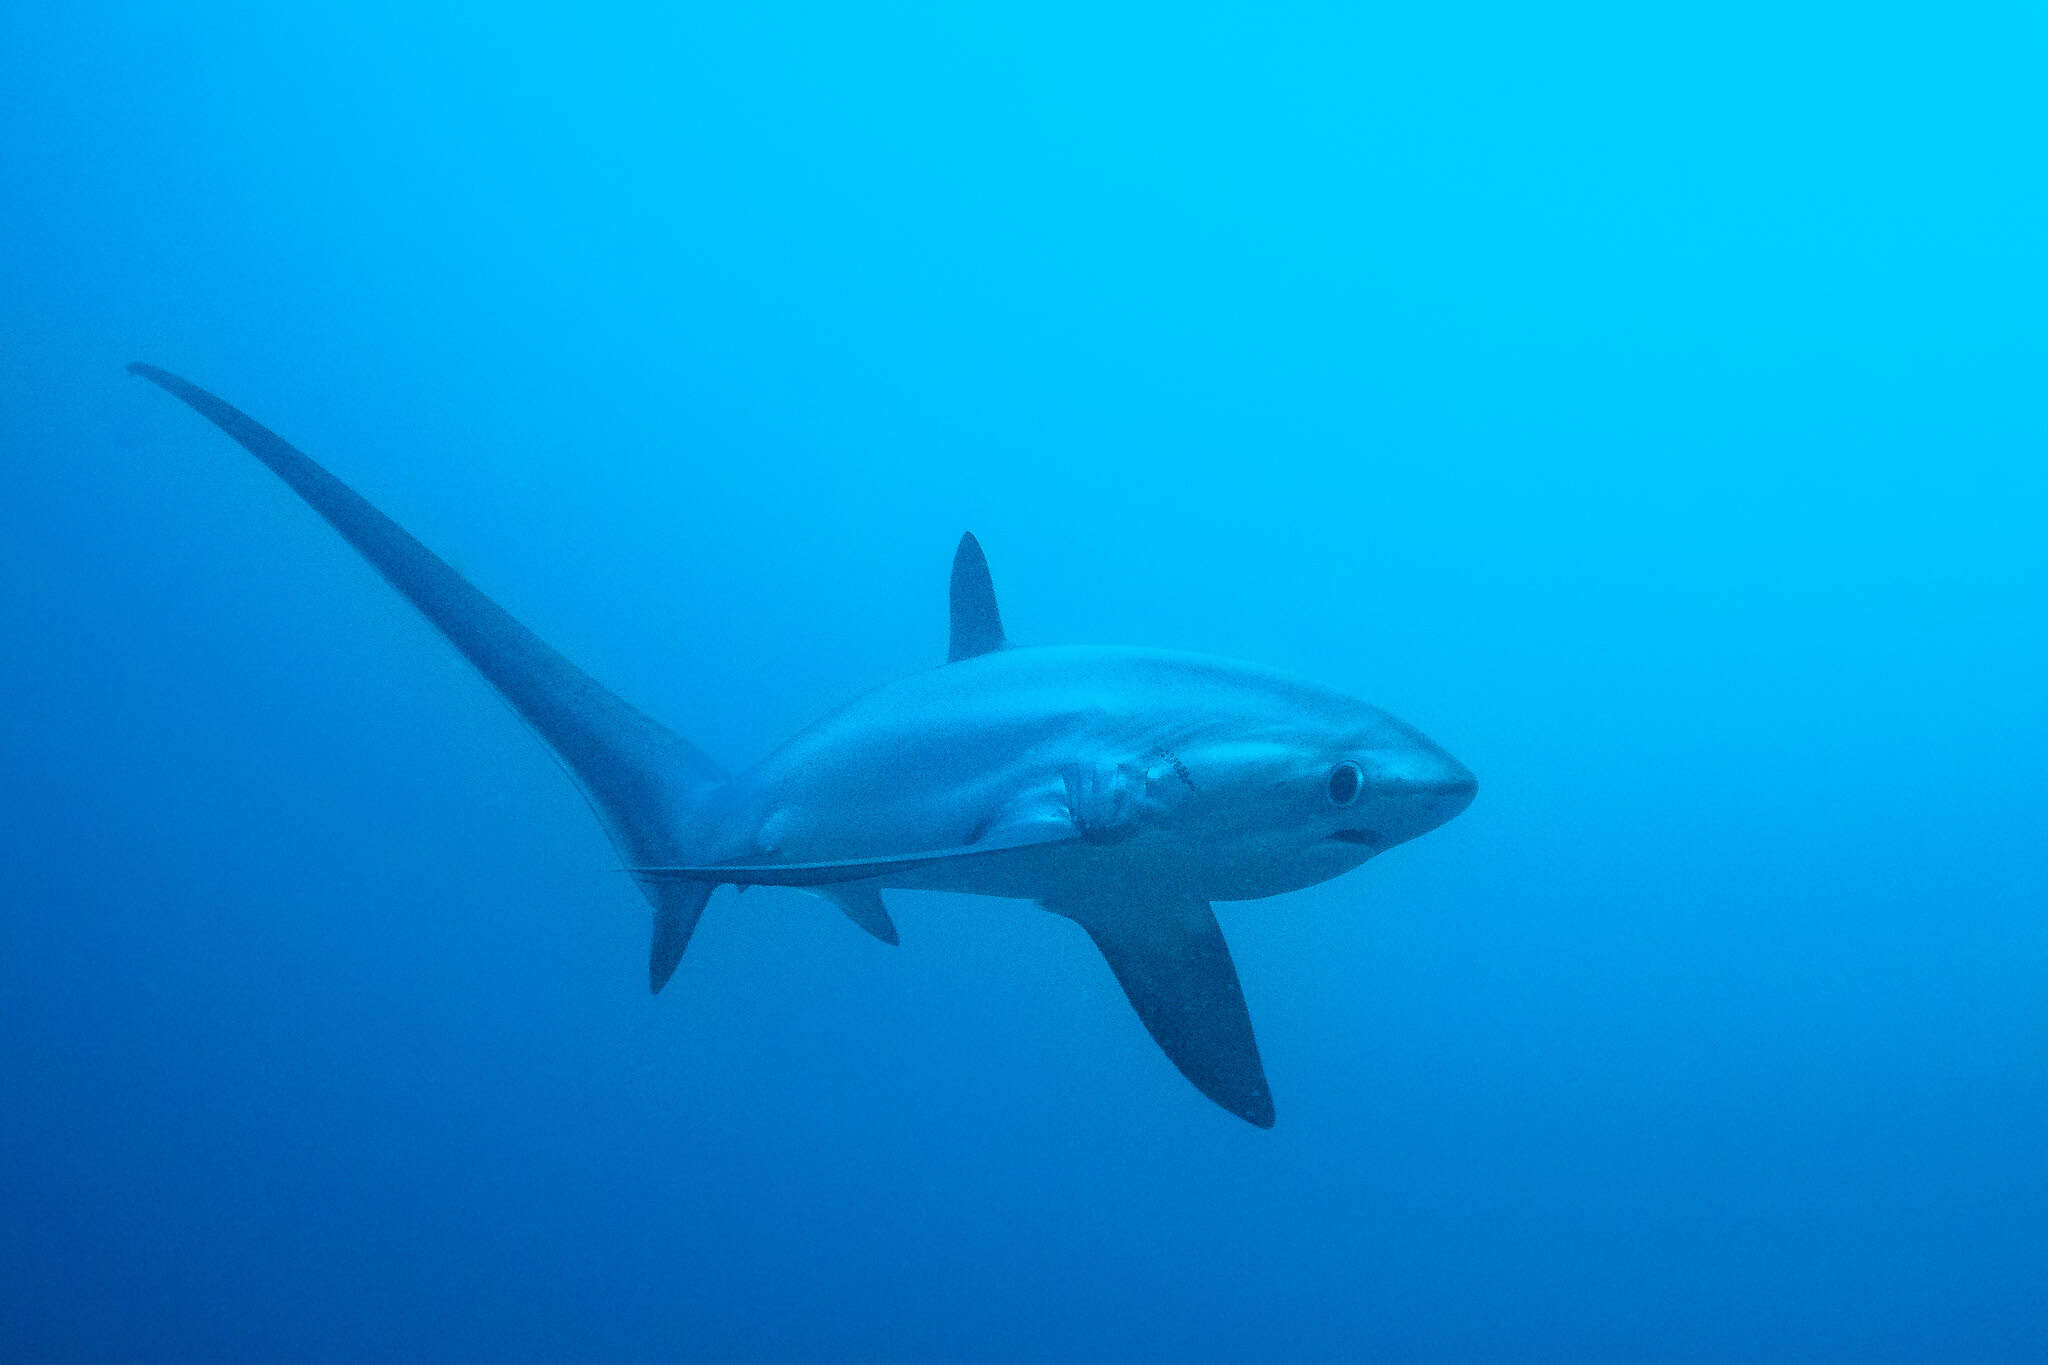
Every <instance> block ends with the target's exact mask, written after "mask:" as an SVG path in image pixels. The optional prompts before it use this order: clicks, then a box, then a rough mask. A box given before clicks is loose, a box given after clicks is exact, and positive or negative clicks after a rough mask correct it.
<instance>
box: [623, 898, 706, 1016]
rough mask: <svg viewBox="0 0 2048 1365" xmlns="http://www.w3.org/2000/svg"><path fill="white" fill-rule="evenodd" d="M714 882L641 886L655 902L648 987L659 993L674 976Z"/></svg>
mask: <svg viewBox="0 0 2048 1365" xmlns="http://www.w3.org/2000/svg"><path fill="white" fill-rule="evenodd" d="M717 885H718V884H717V883H716V882H644V881H643V882H642V883H641V886H642V887H643V888H644V889H645V890H646V891H647V898H648V899H649V900H651V901H653V902H654V943H653V946H652V947H651V948H649V950H648V953H647V987H648V989H649V990H651V991H654V992H656V993H657V994H658V993H659V992H660V990H661V988H662V987H663V986H666V985H667V984H668V979H669V978H670V977H672V976H674V975H675V974H676V964H677V963H678V962H681V961H682V960H683V949H685V948H687V947H689V946H690V935H691V934H692V933H694V932H696V929H697V920H698V919H699V917H701V916H702V915H703V913H704V902H706V901H708V900H710V899H711V893H712V892H713V891H714V890H716V889H717Z"/></svg>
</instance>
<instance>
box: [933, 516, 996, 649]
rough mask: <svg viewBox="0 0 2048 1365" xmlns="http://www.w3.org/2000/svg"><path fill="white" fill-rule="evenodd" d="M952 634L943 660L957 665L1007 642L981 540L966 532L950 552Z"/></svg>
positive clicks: (993, 583)
mask: <svg viewBox="0 0 2048 1365" xmlns="http://www.w3.org/2000/svg"><path fill="white" fill-rule="evenodd" d="M951 599H952V635H951V639H950V640H949V642H948V644H947V647H946V662H947V663H949V664H957V663H959V662H960V661H961V660H962V659H972V658H973V657H974V656H975V655H977V654H988V653H992V652H994V651H995V650H998V649H1001V648H1003V647H1004V646H1005V645H1006V644H1008V643H1009V642H1008V641H1007V640H1005V639H1004V638H1003V614H1002V613H1001V612H1000V611H997V610H996V587H995V581H994V580H993V579H991V578H990V577H989V572H988V556H987V555H985V554H983V553H982V552H981V542H980V541H978V540H976V539H975V538H974V532H972V531H969V532H967V533H966V534H965V535H963V536H961V537H960V548H959V549H957V550H955V551H954V552H953V583H952V591H951Z"/></svg>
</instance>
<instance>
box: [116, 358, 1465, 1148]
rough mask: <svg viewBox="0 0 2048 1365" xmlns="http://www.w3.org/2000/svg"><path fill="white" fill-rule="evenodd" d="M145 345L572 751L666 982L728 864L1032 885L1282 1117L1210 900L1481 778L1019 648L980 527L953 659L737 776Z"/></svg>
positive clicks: (770, 878)
mask: <svg viewBox="0 0 2048 1365" xmlns="http://www.w3.org/2000/svg"><path fill="white" fill-rule="evenodd" d="M129 368H130V370H131V372H133V373H135V374H138V375H140V376H142V377H143V378H145V379H148V380H150V381H151V382H152V383H155V384H157V385H158V386H160V387H162V388H163V389H165V390H167V391H168V392H170V393H172V394H173V395H175V396H177V397H178V398H180V399H182V400H184V401H185V402H186V403H187V404H189V405H190V406H191V407H193V408H194V409H195V410H196V411H198V412H199V413H200V414H201V415H202V416H204V417H206V418H208V419H209V420H210V421H212V422H213V423H215V425H217V426H219V427H220V428H221V429H222V430H223V431H225V432H226V433H227V434H228V435H229V436H231V437H233V438H234V439H235V440H236V441H237V442H239V443H240V444H241V445H242V446H243V447H244V448H246V449H247V450H249V451H250V453H251V454H253V455H255V456H256V457H257V458H258V459H259V460H261V461H262V462H263V463H264V464H265V465H267V466H268V467H269V468H270V469H271V470H272V471H273V472H274V473H276V474H277V475H278V476H279V477H280V478H282V479H283V480H284V481H285V483H286V484H288V485H289V486H290V487H291V488H292V489H293V490H294V491H295V492H297V493H298V494H299V495H300V497H301V498H303V499H304V500H305V501H306V502H307V503H308V504H309V505H310V506H311V507H312V508H313V510H314V511H316V512H318V513H319V514H320V515H321V516H322V517H324V518H325V519H326V520H327V521H328V523H329V524H330V525H332V526H333V527H334V528H335V529H336V530H337V531H339V532H340V533H341V535H342V536H343V538H344V539H346V540H347V541H348V542H349V543H350V544H351V545H353V546H354V547H355V549H356V550H357V551H359V552H360V553H361V554H362V556H363V557H364V559H365V560H367V561H368V562H369V564H370V565H371V566H372V567H373V568H374V569H376V570H377V572H378V573H380V574H381V575H382V576H383V577H384V578H385V579H386V580H387V581H388V582H390V583H391V584H392V586H393V587H395V588H397V589H398V591H399V592H400V593H401V594H403V595H404V596H405V597H406V598H407V599H409V600H410V601H411V602H412V603H413V605H414V606H415V607H417V608H418V609H419V610H420V611H421V613H422V614H423V615H424V616H426V618H427V619H428V620H429V621H430V622H431V623H432V624H433V625H435V626H436V627H437V628H438V629H440V631H441V632H442V634H443V635H445V636H446V637H447V638H448V640H449V641H450V643H452V644H453V645H455V647H456V648H457V649H458V650H460V651H461V652H462V654H463V655H464V656H465V657H466V658H468V660H469V661H470V662H471V663H472V664H473V665H474V666H475V667H476V668H477V670H478V671H479V672H480V673H482V674H483V676H484V677H485V679H486V680H488V681H489V682H490V683H491V684H492V685H493V686H494V687H496V688H497V689H498V690H499V691H500V692H501V693H502V694H503V695H504V696H505V697H506V699H507V700H508V701H509V702H510V703H511V704H512V706H513V707H514V709H515V710H516V711H518V712H519V714H520V715H521V716H522V717H523V718H524V719H525V720H526V721H527V723H528V724H529V725H530V726H531V727H532V728H533V729H534V731H535V732H536V733H537V734H538V735H539V736H540V737H541V738H542V739H543V740H544V741H545V742H547V743H548V744H549V745H550V746H551V747H552V748H553V749H554V750H555V752H556V753H557V754H558V755H559V756H560V757H561V758H562V760H563V762H564V765H565V767H567V769H568V770H569V771H570V773H571V774H572V775H573V776H574V777H575V779H576V781H577V783H578V785H579V786H580V787H581V788H582V789H583V791H584V794H585V795H586V796H587V797H588V798H589V801H590V805H591V808H592V810H593V811H594V812H596V814H597V816H598V818H599V820H600V822H601V823H602V824H603V826H604V828H605V831H606V833H607V834H608V835H609V836H610V837H611V840H612V842H613V845H614V846H615V847H616V848H617V849H618V851H619V854H620V857H621V860H622V862H623V863H624V865H625V867H626V869H627V871H628V872H629V874H630V875H631V876H632V877H633V878H634V880H635V881H636V882H637V883H638V885H639V887H640V890H641V892H642V894H643V895H645V897H646V898H647V900H648V902H649V904H650V905H651V906H652V908H653V912H654V928H653V944H652V948H651V951H650V956H649V981H650V984H651V985H652V987H653V989H654V990H656V991H659V990H660V989H661V988H662V986H663V985H665V984H666V983H667V981H668V980H669V979H670V977H671V976H672V975H673V974H674V972H675V970H676V967H677V964H678V963H679V962H680V960H681V958H682V954H683V951H684V949H685V948H686V947H687V946H688V944H689V940H690V935H691V933H692V931H693V930H694V929H695V927H696V924H697V920H698V918H699V916H701V914H702V913H703V910H704V906H705V904H706V902H707V901H708V900H709V899H710V897H711V893H712V892H713V891H714V890H715V889H716V888H717V887H719V886H721V885H733V886H740V887H745V886H753V885H774V886H794V887H801V888H804V889H806V890H809V891H812V892H814V893H816V894H818V895H821V896H824V897H826V898H827V899H829V900H831V901H832V902H834V903H835V904H837V905H838V906H839V907H840V908H841V909H842V910H844V911H845V912H846V914H847V915H848V916H849V917H850V918H851V919H853V920H854V922H855V923H857V924H859V925H860V926H861V927H862V928H864V929H866V930H867V931H868V932H870V933H871V934H873V935H874V936H875V937H877V938H879V939H881V940H883V941H885V942H888V943H894V942H896V937H897V936H896V930H895V926H894V924H893V923H892V922H891V920H890V918H889V914H888V911H887V909H886V907H885V905H884V902H883V898H882V894H881V893H882V891H883V890H885V889H889V888H897V887H901V888H918V889H926V890H940V891H954V892H964V893H969V894H975V895H985V896H1001V897H1011V898H1017V899H1024V900H1032V901H1036V902H1038V903H1039V904H1041V905H1043V906H1045V907H1046V908H1047V909H1049V910H1052V911H1054V912H1055V913H1058V914H1061V915H1064V916H1066V917H1068V918H1070V919H1072V920H1074V921H1075V922H1077V923H1079V924H1080V925H1081V927H1082V928H1083V929H1085V930H1086V931H1087V933H1088V935H1089V937H1090V938H1091V939H1092V940H1093V941H1094V942H1095V944H1096V945H1097V947H1098V948H1099V949H1100V950H1101V952H1102V954H1103V957H1104V958H1105V960H1107V962H1108V963H1109V966H1110V968H1111V970H1112V971H1113V972H1114V973H1115V975H1116V978H1117V980H1118V982H1119V983H1120V984H1121V985H1122V987H1123V989H1124V993H1125V995H1126V996H1127V997H1128V998H1129V1000H1130V1002H1131V1004H1132V1005H1133V1007H1134V1008H1135V1009H1136V1010H1137V1013H1138V1016H1139V1018H1140V1019H1141V1020H1142V1021H1143V1022H1144V1024H1145V1026H1146V1028H1147V1029H1148V1030H1149V1031H1150V1033H1151V1035H1152V1037H1153V1038H1154V1039H1155V1040H1156V1041H1157V1042H1158V1043H1159V1045H1160V1047H1161V1048H1162V1049H1163V1050H1164V1052H1165V1053H1166V1055H1167V1057H1168V1058H1169V1059H1171V1060H1172V1062H1173V1063H1174V1065H1175V1066H1177V1067H1178V1068H1179V1069H1180V1071H1181V1072H1182V1074H1183V1075H1185V1076H1186V1077H1187V1078H1188V1079H1189V1080H1190V1081H1192V1082H1193V1083H1194V1084H1195V1086H1196V1087H1197V1088H1199V1089H1200V1090H1201V1091H1202V1093H1204V1094H1205V1095H1207V1096H1208V1097H1209V1098H1210V1099H1212V1100H1214V1101H1215V1102H1216V1103H1218V1104H1219V1105H1221V1106H1223V1107H1224V1108H1225V1109H1227V1110H1229V1111H1230V1112H1232V1113H1234V1114H1236V1115H1238V1116H1239V1117H1241V1118H1243V1119H1245V1120H1246V1121H1248V1122H1250V1123H1253V1124H1256V1125H1258V1126H1260V1127H1270V1126H1271V1125H1272V1123H1273V1118H1274V1112H1273V1101H1272V1095H1271V1092H1270V1090H1269V1089H1268V1086H1267V1083H1266V1077H1265V1072H1264V1068H1263V1066H1262V1064H1261V1062H1260V1060H1259V1053H1258V1045H1257V1042H1256V1040H1255V1038H1254V1036H1253V1032H1252V1026H1251V1019H1250V1015H1249V1013H1248V1011H1247V1009H1246V1006H1245V1000H1244V994H1243V991H1242V989H1241V987H1240V985H1239V983H1238V978H1237V972H1236V968H1235V967H1234V965H1233V964H1232V962H1231V959H1230V951H1229V948H1228V947H1227V945H1226V944H1225V942H1224V939H1223V934H1222V930H1221V929H1220V927H1219V926H1218V925H1217V922H1216V916H1215V913H1214V911H1213V910H1212V909H1211V903H1212V902H1214V901H1219V900H1252V899H1258V898H1262V897H1266V896H1273V895H1278V894H1281V893H1283V892H1287V891H1293V890H1297V889H1299V888H1302V887H1306V886H1312V885H1315V884H1316V883H1319V882H1323V881H1327V880H1329V879H1330V878H1332V877H1336V876H1339V875H1341V874H1342V873H1345V872H1348V871H1350V870H1351V869H1352V868H1354V867H1357V866H1358V865H1359V864H1361V863H1363V862H1365V861H1366V860H1367V859H1369V858H1372V857H1373V856H1375V855H1377V854H1378V853H1380V852H1382V851H1384V850H1385V849H1388V848H1391V847H1393V846H1394V845H1396V844H1399V843H1402V842H1405V841H1406V840H1409V839H1412V838H1415V837H1416V836H1417V835H1420V834H1423V833H1426V832H1428V831H1429V830H1431V829H1434V828H1436V827H1437V826H1438V825H1441V824H1442V823H1444V822H1445V821H1446V820H1449V819H1450V818H1451V817H1453V816H1455V815H1456V814H1457V813H1458V812H1459V811H1461V810H1463V809H1464V808H1465V807H1466V805H1468V804H1469V803H1470V802H1471V799H1472V796H1473V794H1474V791H1475V790H1476V784H1475V782H1474V779H1473V777H1472V774H1471V773H1470V772H1469V771H1467V770H1466V769H1465V767H1464V766H1463V765H1462V764H1460V763H1459V762H1458V761H1457V760H1456V759H1454V758H1452V757H1451V756H1450V755H1449V754H1447V753H1445V752H1444V751H1443V750H1442V749H1440V748H1439V747H1437V746H1436V745H1435V744H1434V743H1432V742H1431V741H1430V740H1429V739H1427V738H1426V737H1424V736H1423V735H1422V734H1421V733H1420V732H1418V731H1417V730H1415V729H1414V728H1413V727H1412V726H1409V725H1407V724H1406V723H1404V722H1402V721H1400V720H1398V719H1397V718H1395V717H1393V716H1391V715H1389V714H1387V713H1386V712H1385V711H1382V710H1380V709H1379V708H1377V707H1373V706H1369V705H1367V704H1366V703H1364V702H1360V701H1356V700H1353V699H1352V698H1350V697H1347V696H1345V695H1343V694H1341V693H1339V692H1335V691H1331V690H1329V689H1326V688H1322V687H1318V686H1315V685H1313V684H1309V683H1305V682H1301V681H1297V680H1295V679H1292V678H1289V677H1286V676H1284V675H1282V674H1279V673H1275V672H1272V671H1270V670H1267V669H1263V668H1258V667H1255V666H1253V665H1249V664H1242V663H1235V662H1232V661H1228V660H1222V659H1214V658H1208V657H1204V656H1199V655H1192V654H1176V653H1170V652H1166V651H1158V650H1138V649H1114V648H1095V647H1030V648H1020V647H1013V646H1011V645H1010V644H1009V642H1008V639H1007V636H1006V634H1005V632H1004V629H1003V625H1002V618H1001V615H1000V612H999V611H998V609H997V605H996V599H995V592H994V588H993V585H992V580H991V577H990V574H989V569H988V563H987V560H986V558H985V557H984V556H983V554H982V550H981V547H980V545H979V544H978V543H977V542H976V540H975V539H974V537H973V536H972V535H971V534H970V535H966V536H963V537H962V538H961V541H960V544H959V547H958V550H957V551H956V553H955V556H954V561H953V575H952V582H951V592H950V606H951V635H950V644H949V649H948V657H947V662H946V663H944V664H943V665H940V666H938V667H935V668H932V669H930V670H927V671H925V672H921V673H916V674H912V675H911V676H909V677H906V678H903V679H900V680H898V681H896V682H893V683H890V684H888V685H887V686H884V687H882V688H879V689H877V690H875V691H873V692H871V693H869V694H868V695H866V696H865V697H862V698H860V699H858V700H856V701H854V702H853V703H852V704H850V705H848V706H846V707H844V708H842V709H841V710H839V711H837V712H835V713H833V714H832V715H829V716H827V717H825V718H824V719H822V720H820V721H818V722H817V723H816V724H814V725H812V726H811V727H810V728H808V729H806V730H804V731H803V732H802V733H800V734H798V735H797V736H795V737H794V738H792V739H791V740H789V741H788V742H787V743H785V744H784V745H782V746H781V747H780V748H778V749H777V750H775V751H774V752H773V753H771V754H770V755H768V756H767V757H766V758H765V759H763V760H762V761H761V762H759V763H758V764H756V765H755V766H754V767H752V768H750V769H747V770H745V771H743V772H740V773H738V774H736V775H729V774H727V773H726V772H725V771H724V770H723V769H721V768H720V767H719V766H718V765H717V764H716V763H714V762H713V761H712V760H711V759H710V758H709V757H707V756H706V755H704V754H703V753H702V752H701V751H699V750H698V749H696V748H695V747H694V746H692V745H691V744H689V743H688V742H687V741H685V740H683V739H681V738H680V737H678V736H676V735H675V734H673V733H672V732H670V731H669V730H667V729H666V728H664V727H663V726H661V725H660V724H658V723H657V722H655V721H654V720H652V719H650V718H648V717H647V716H645V715H644V714H642V713H641V712H639V711H638V710H636V709H634V708H633V707H631V706H630V705H628V704H627V703H625V702H623V701H621V700H620V699H618V698H617V697H615V696H614V695H612V694H611V693H610V692H609V691H607V690H605V689H604V688H603V687H602V686H601V685H599V684H598V683H597V682H596V681H595V680H593V679H591V678H590V677H589V676H588V675H587V674H585V673H583V672H582V671H581V670H580V669H578V668H577V667H576V666H575V665H574V664H572V663H570V662H569V661H568V660H567V659H565V658H563V657H562V656H561V655H560V654H558V653H556V652H555V651H554V650H553V649H551V648H550V647H549V646H548V645H547V644H545V643H544V642H543V641H541V640H540V639H539V637H537V636H535V635H534V634H533V633H532V632H531V631H528V630H527V629H526V628H525V627H524V626H522V625H520V624H519V623H518V622H517V621H516V620H514V619H513V618H512V617H511V616H510V615H508V614H507V613H506V612H505V611H504V610H503V609H502V608H500V607H498V606H497V605H496V604H495V603H493V602H492V601H491V600H490V599H489V598H487V597H485V596H484V595H483V594H482V593H481V592H479V591H478V590H477V589H476V588H475V587H473V586H472V585H470V584H469V583H468V582H467V581H466V580H465V579H463V578H462V577H461V576H460V575H458V574H457V573H456V572H455V571H454V570H453V569H452V568H450V567H449V566H448V565H447V564H446V563H445V562H444V561H442V560H441V559H439V558H438V557H437V556H435V555H434V554H433V553H432V552H431V551H429V550H427V549H426V548H425V547H424V546H423V545H421V544H420V543H419V542H418V541H416V540H414V539H413V538H412V537H411V536H410V535H409V534H407V533H406V532H405V531H404V530H403V529H402V528H400V527H399V526H398V525H397V524H396V523H394V522H392V521H391V520H390V519H389V518H387V517H385V516H384V515H383V514H382V513H380V512H378V511H377V510H376V508H374V507H372V506H371V505H370V504H369V503H368V502H366V501H365V500H363V499H362V498H361V497H360V496H359V495H357V494H356V493H355V492H354V491H353V490H351V489H350V488H348V487H347V486H346V485H344V484H343V483H341V482H340V481H339V480H337V479H335V478H334V477H333V476H332V475H331V474H329V473H328V472H327V471H326V470H325V469H323V468H321V467H320V466H319V465H318V464H316V463H314V462H313V461H312V460H311V459H309V458H307V457H306V456H305V455H303V454H302V453H300V452H299V451H297V450H295V449H294V448H292V447H291V446H290V445H288V444H287V443H286V442H284V441H283V440H282V439H280V438H279V437H278V436H277V435H275V434H274V433H272V432H271V431H269V430H268V429H267V428H265V427H262V426H260V425H258V424H257V423H256V422H255V421H253V420H252V419H250V418H249V417H248V416H246V415H245V414H243V413H242V412H240V411H239V410H237V409H235V408H233V407H231V406H229V405H228V404H227V403H225V402H223V401H222V400H220V399H219V398H216V397H215V396H214V395H212V394H210V393H208V392H206V391H205V390H203V389H200V388H198V387H196V386H194V385H192V384H190V383H188V382H186V381H185V380H183V379H180V378H178V377H177V376H175V375H172V374H169V373H167V372H165V371H163V370H159V369H157V368H155V367H154V366H148V365H139V364H138V365H131V366H130V367H129Z"/></svg>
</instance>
